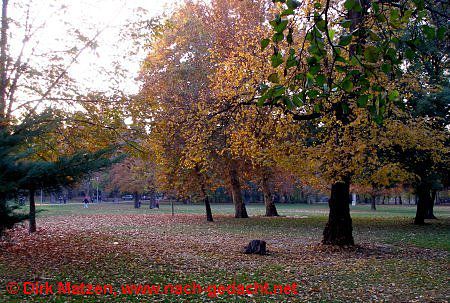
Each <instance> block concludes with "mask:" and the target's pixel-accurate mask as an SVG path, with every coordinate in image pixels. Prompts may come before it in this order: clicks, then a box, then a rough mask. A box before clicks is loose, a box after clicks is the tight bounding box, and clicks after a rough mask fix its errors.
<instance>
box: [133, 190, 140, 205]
mask: <svg viewBox="0 0 450 303" xmlns="http://www.w3.org/2000/svg"><path fill="white" fill-rule="evenodd" d="M139 207H141V203H140V202H139V194H138V193H137V192H134V208H139Z"/></svg>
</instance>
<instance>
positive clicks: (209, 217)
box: [201, 181, 214, 222]
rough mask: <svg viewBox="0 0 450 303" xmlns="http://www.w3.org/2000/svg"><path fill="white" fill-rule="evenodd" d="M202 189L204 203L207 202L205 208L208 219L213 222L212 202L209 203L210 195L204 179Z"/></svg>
mask: <svg viewBox="0 0 450 303" xmlns="http://www.w3.org/2000/svg"><path fill="white" fill-rule="evenodd" d="M201 182H202V183H201V191H202V196H203V197H202V198H203V203H205V208H206V221H208V222H213V221H214V220H213V215H212V211H211V204H210V203H209V198H208V195H207V193H206V189H205V184H204V182H203V181H201Z"/></svg>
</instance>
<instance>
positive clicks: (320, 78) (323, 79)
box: [316, 74, 327, 86]
mask: <svg viewBox="0 0 450 303" xmlns="http://www.w3.org/2000/svg"><path fill="white" fill-rule="evenodd" d="M326 81H327V78H326V77H325V76H324V75H322V74H320V75H317V76H316V83H317V85H318V86H323V85H324V84H325V82H326Z"/></svg>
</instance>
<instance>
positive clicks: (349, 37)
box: [339, 35, 352, 46]
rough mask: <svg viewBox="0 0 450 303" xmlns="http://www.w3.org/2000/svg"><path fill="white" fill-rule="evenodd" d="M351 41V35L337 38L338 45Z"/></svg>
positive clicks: (347, 43) (345, 44)
mask: <svg viewBox="0 0 450 303" xmlns="http://www.w3.org/2000/svg"><path fill="white" fill-rule="evenodd" d="M350 42H352V35H343V36H341V39H340V40H339V45H340V46H347V45H349V44H350Z"/></svg>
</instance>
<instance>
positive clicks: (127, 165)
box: [108, 157, 156, 208]
mask: <svg viewBox="0 0 450 303" xmlns="http://www.w3.org/2000/svg"><path fill="white" fill-rule="evenodd" d="M108 183H109V187H111V188H113V189H114V190H119V191H121V192H131V193H133V195H134V207H135V208H140V206H141V205H140V195H142V194H143V193H145V192H154V191H155V186H156V185H155V171H154V167H153V165H152V162H151V161H148V160H147V161H145V160H143V159H142V158H141V157H133V158H131V157H129V158H127V159H126V160H125V161H123V162H122V163H117V164H115V165H114V166H113V167H112V168H111V171H110V173H109V182H108Z"/></svg>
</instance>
